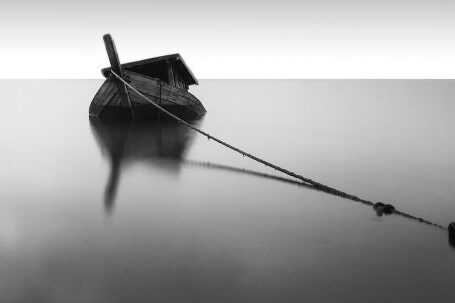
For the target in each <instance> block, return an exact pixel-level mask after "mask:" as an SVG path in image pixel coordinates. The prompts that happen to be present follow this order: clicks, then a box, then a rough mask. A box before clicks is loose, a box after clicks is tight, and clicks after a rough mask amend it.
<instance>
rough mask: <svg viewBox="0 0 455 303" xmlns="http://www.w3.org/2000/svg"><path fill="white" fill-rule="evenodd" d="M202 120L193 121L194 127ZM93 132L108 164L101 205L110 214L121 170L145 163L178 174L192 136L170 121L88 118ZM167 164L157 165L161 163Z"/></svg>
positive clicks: (186, 129) (190, 132) (185, 129)
mask: <svg viewBox="0 0 455 303" xmlns="http://www.w3.org/2000/svg"><path fill="white" fill-rule="evenodd" d="M200 122H201V120H196V121H192V122H191V124H193V125H195V126H197V125H198V124H200ZM90 126H91V128H92V132H93V134H94V136H95V138H96V141H97V142H98V145H99V146H100V148H101V151H102V153H103V156H104V157H106V158H108V159H109V161H110V173H109V179H108V181H107V184H106V189H105V193H104V205H105V210H106V212H107V213H110V212H111V211H112V209H113V206H114V204H115V196H116V192H117V187H118V184H119V179H120V175H121V172H122V168H124V167H126V166H128V165H131V164H133V163H136V162H137V161H144V162H147V163H148V164H151V165H152V166H154V167H160V168H163V169H165V170H168V171H170V172H171V173H178V172H179V170H180V167H181V160H182V159H183V157H184V155H185V153H186V152H187V151H188V148H189V147H190V145H191V143H192V140H193V138H194V135H195V133H194V132H192V131H191V130H190V129H188V128H187V127H185V126H183V125H180V124H178V123H176V122H175V121H171V120H160V121H140V120H133V121H128V120H126V121H119V120H102V119H100V118H97V117H90ZM163 159H167V160H176V161H167V162H166V165H160V160H163Z"/></svg>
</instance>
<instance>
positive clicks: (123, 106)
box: [89, 70, 206, 120]
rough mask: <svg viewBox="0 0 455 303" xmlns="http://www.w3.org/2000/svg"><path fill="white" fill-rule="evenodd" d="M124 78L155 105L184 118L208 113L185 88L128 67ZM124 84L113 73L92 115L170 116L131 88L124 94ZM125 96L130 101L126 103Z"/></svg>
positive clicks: (156, 117) (104, 85) (99, 94)
mask: <svg viewBox="0 0 455 303" xmlns="http://www.w3.org/2000/svg"><path fill="white" fill-rule="evenodd" d="M123 78H124V79H125V81H127V82H128V83H130V84H131V85H132V86H133V87H134V88H136V89H137V90H138V91H140V92H141V93H142V94H143V95H145V96H146V97H147V98H148V99H150V100H152V101H153V102H154V103H155V104H158V105H160V106H161V107H163V108H164V109H166V110H167V111H169V112H171V113H172V114H174V115H176V116H178V117H180V118H182V119H197V118H199V117H201V116H202V115H204V114H205V113H206V110H205V108H204V106H203V105H202V103H201V102H200V101H199V100H198V99H197V98H196V97H195V96H193V95H192V94H191V93H189V92H188V91H186V90H184V89H181V88H178V87H175V86H172V85H169V84H167V83H166V82H164V81H160V80H159V79H155V78H150V77H147V76H145V75H142V74H139V73H135V72H132V71H128V70H125V71H124V77H123ZM121 85H124V84H122V83H121V82H120V81H119V80H117V79H116V78H115V76H114V75H109V76H108V77H107V79H106V81H105V82H104V83H103V85H102V86H101V87H100V89H99V90H98V92H97V93H96V95H95V97H94V98H93V100H92V103H91V104H90V108H89V113H90V115H91V116H98V117H100V118H134V119H147V120H156V119H166V118H169V117H168V116H167V115H166V114H165V113H163V112H161V111H160V110H158V109H157V108H156V107H155V106H153V105H152V104H150V102H149V101H147V100H145V99H144V98H143V97H141V96H140V95H138V94H137V93H136V92H135V91H134V90H132V89H131V88H129V87H127V92H128V96H125V95H122V93H121V92H122V89H121ZM125 98H129V101H128V102H125V100H124V99H125ZM129 104H131V107H130V106H129Z"/></svg>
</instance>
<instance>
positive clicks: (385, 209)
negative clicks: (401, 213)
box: [373, 202, 395, 217]
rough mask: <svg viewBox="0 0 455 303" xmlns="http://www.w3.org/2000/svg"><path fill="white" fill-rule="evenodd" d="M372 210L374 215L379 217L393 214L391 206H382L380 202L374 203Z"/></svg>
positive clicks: (393, 209)
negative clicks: (374, 212)
mask: <svg viewBox="0 0 455 303" xmlns="http://www.w3.org/2000/svg"><path fill="white" fill-rule="evenodd" d="M373 209H374V210H375V211H376V214H377V215H378V216H379V217H382V215H390V214H393V212H394V211H395V207H394V206H393V205H392V204H384V203H382V202H376V203H375V204H374V205H373Z"/></svg>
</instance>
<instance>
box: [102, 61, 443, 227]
mask: <svg viewBox="0 0 455 303" xmlns="http://www.w3.org/2000/svg"><path fill="white" fill-rule="evenodd" d="M110 72H111V74H113V75H114V76H115V77H117V79H118V80H119V81H121V82H122V83H123V84H125V85H126V86H127V87H129V88H130V89H131V90H132V91H133V92H135V93H136V94H138V95H139V96H140V97H142V98H144V99H145V100H146V101H148V102H149V103H150V104H151V105H153V106H154V107H155V108H157V109H158V110H160V111H162V112H163V113H165V114H166V115H168V116H169V117H171V118H172V119H174V120H176V121H177V122H178V123H180V124H183V125H184V126H186V127H188V128H190V129H192V130H193V131H195V132H198V133H200V134H201V135H203V136H205V137H207V139H209V140H210V139H211V140H213V141H215V142H217V143H219V144H221V145H223V146H225V147H227V148H229V149H231V150H233V151H235V152H237V153H239V154H241V155H242V156H244V157H247V158H250V159H252V160H254V161H256V162H259V163H261V164H264V165H265V166H267V167H270V168H273V169H275V170H277V171H280V172H282V173H284V174H285V175H288V176H290V177H293V178H295V179H298V180H300V181H302V182H304V183H305V184H307V185H310V186H312V187H313V188H315V189H318V190H321V191H324V192H327V193H331V194H334V195H337V196H340V197H343V198H346V199H349V200H353V201H357V202H361V203H363V204H366V205H369V206H373V208H374V209H375V210H376V211H377V213H378V214H380V215H382V214H396V215H399V216H403V217H406V218H409V219H413V220H417V221H419V222H422V223H425V224H428V225H432V226H434V227H438V228H440V229H443V230H447V227H445V226H443V225H441V224H437V223H432V222H430V221H427V220H424V219H422V218H419V217H414V216H411V215H408V214H406V213H404V212H401V211H399V210H397V209H396V208H395V207H394V206H392V205H391V204H384V203H381V202H376V203H374V202H372V201H369V200H365V199H361V198H359V197H357V196H355V195H351V194H348V193H345V192H343V191H340V190H338V189H336V188H333V187H330V186H327V185H324V184H322V183H319V182H316V181H313V180H311V179H309V178H305V177H304V176H302V175H299V174H297V173H295V172H293V171H290V170H287V169H285V168H282V167H280V166H278V165H275V164H273V163H270V162H268V161H265V160H263V159H261V158H259V157H256V156H254V155H252V154H250V153H247V152H246V151H244V150H242V149H240V148H237V147H235V146H233V145H231V144H229V143H227V142H225V141H223V140H221V139H218V138H217V137H215V136H213V135H211V134H209V133H207V132H205V131H203V130H201V129H199V128H197V127H195V126H193V125H191V124H190V123H188V122H186V121H185V120H183V119H181V118H179V117H177V116H176V115H174V114H173V113H171V112H169V111H168V110H166V109H165V108H163V107H162V106H160V105H158V104H156V103H155V102H154V101H153V100H151V99H150V98H148V97H147V96H145V95H144V94H143V93H141V92H140V91H138V90H137V89H136V88H135V87H133V86H132V85H131V84H130V83H128V82H126V81H125V80H124V79H123V78H122V77H120V76H119V75H117V74H116V73H115V72H114V71H112V70H111V71H110Z"/></svg>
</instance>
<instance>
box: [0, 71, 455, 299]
mask: <svg viewBox="0 0 455 303" xmlns="http://www.w3.org/2000/svg"><path fill="white" fill-rule="evenodd" d="M101 83H102V82H101V80H2V81H0V90H1V91H2V114H1V119H0V138H1V140H2V144H1V147H2V148H1V149H0V167H1V171H0V301H1V302H303V301H305V302H334V301H336V302H403V301H406V302H410V301H412V302H451V301H452V300H453V299H455V289H454V288H453V283H454V281H453V277H454V274H455V250H454V249H453V248H452V247H451V246H450V245H449V243H448V238H447V235H446V233H445V231H442V230H439V229H437V228H433V227H430V226H427V225H425V224H421V223H419V222H415V221H412V220H407V219H405V218H402V217H398V216H382V217H378V216H376V213H375V212H374V210H373V209H372V208H371V207H367V206H364V205H362V204H359V203H355V202H353V201H350V200H346V199H342V198H340V197H337V196H333V195H329V194H326V193H322V192H320V191H315V190H312V189H309V188H306V187H301V186H296V185H293V184H290V183H286V182H281V181H277V180H276V179H273V178H268V177H264V176H259V175H255V174H252V173H245V172H242V171H240V170H237V168H240V169H246V170H250V171H254V172H257V173H265V174H272V175H277V176H282V175H280V174H279V173H277V172H275V171H273V170H270V169H268V168H266V167H264V166H262V165H259V164H256V163H254V162H251V161H250V160H248V159H246V158H244V157H242V156H240V155H237V154H234V153H232V152H231V151H228V150H226V149H224V148H222V147H220V146H218V145H217V144H216V143H214V142H212V141H208V140H207V139H206V138H203V137H201V136H199V135H195V134H194V133H192V132H190V131H188V130H186V129H184V128H183V127H182V126H177V125H174V124H169V123H153V124H144V123H134V124H132V125H119V124H106V123H103V122H102V121H96V120H89V118H88V106H89V103H90V101H91V99H92V97H93V95H94V94H95V92H96V90H97V89H98V87H99V86H100V85H101ZM192 92H193V93H194V94H195V95H196V96H197V97H198V98H199V99H200V100H201V101H202V102H203V103H204V106H205V107H206V108H207V110H208V113H207V115H206V116H205V117H204V119H202V120H201V121H199V122H198V126H199V127H201V128H203V129H205V130H207V131H209V132H211V133H213V134H214V135H215V136H218V137H220V138H223V139H225V140H226V141H228V142H230V143H232V144H234V145H237V146H239V147H241V148H243V149H245V150H246V151H248V152H250V153H253V154H256V155H258V156H261V157H263V158H265V159H266V160H268V161H270V162H274V163H276V164H278V165H280V166H283V167H286V168H289V169H292V170H294V171H296V172H298V173H300V174H302V175H304V176H306V177H308V178H311V179H313V180H316V181H320V182H322V183H325V184H328V185H330V186H333V187H336V188H338V189H340V190H343V191H346V192H349V193H352V194H356V195H358V196H360V197H363V198H366V199H369V200H372V201H385V202H391V203H393V204H394V205H395V206H397V207H398V208H400V209H401V210H403V211H407V212H408V213H411V214H413V215H416V216H420V217H423V218H425V219H428V220H430V221H433V222H436V223H441V224H443V225H447V224H448V223H449V222H451V221H455V187H454V181H453V180H455V163H454V161H453V160H452V159H453V155H454V154H455V137H454V136H453V130H454V129H455V119H454V117H455V102H454V100H455V82H454V81H436V80H432V81H429V80H418V81H414V80H413V81H404V80H400V81H397V80H394V81H392V80H390V81H389V80H381V81H372V80H371V81H364V80H342V81H338V80H336V81H335V80H332V81H331V80H279V81H278V80H207V81H201V84H200V85H199V86H198V87H195V88H194V89H192ZM207 163H210V165H207ZM232 168H233V169H232Z"/></svg>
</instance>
